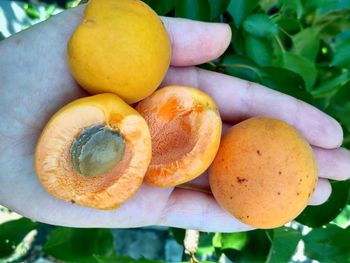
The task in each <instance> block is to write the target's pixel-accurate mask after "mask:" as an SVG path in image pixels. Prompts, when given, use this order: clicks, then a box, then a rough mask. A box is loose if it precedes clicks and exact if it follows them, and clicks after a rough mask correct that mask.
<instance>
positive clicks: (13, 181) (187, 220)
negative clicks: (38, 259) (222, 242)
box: [0, 6, 350, 232]
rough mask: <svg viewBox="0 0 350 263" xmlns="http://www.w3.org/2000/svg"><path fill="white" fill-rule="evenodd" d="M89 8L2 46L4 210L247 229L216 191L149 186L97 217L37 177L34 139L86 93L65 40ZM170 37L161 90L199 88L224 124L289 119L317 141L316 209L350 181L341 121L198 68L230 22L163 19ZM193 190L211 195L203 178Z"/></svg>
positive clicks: (93, 222) (93, 223) (76, 222)
mask: <svg viewBox="0 0 350 263" xmlns="http://www.w3.org/2000/svg"><path fill="white" fill-rule="evenodd" d="M82 10H83V6H80V7H78V8H75V9H72V10H68V11H65V12H63V13H61V14H59V15H57V16H55V17H53V18H51V19H49V20H48V21H45V22H43V23H41V24H39V25H37V26H34V27H32V28H30V29H29V30H26V31H23V32H21V33H19V34H16V35H14V36H12V37H10V38H9V39H7V40H4V41H2V42H0V58H1V60H0V68H1V71H0V80H1V86H0V94H1V96H0V106H1V108H0V119H1V122H0V168H1V169H0V204H2V205H5V206H7V207H9V208H10V209H13V210H14V211H16V212H18V213H20V214H22V215H24V216H26V217H29V218H32V219H34V220H38V221H41V222H45V223H50V224H57V225H64V226H77V227H137V226H146V225H166V226H175V227H182V228H194V229H199V230H203V231H217V232H218V231H219V232H229V231H230V232H232V231H243V230H247V229H249V227H247V226H245V225H243V224H241V223H240V222H239V221H238V220H236V219H234V218H233V217H232V216H230V215H228V214H227V213H226V212H225V211H224V210H222V209H221V208H220V207H219V206H218V205H217V203H216V202H215V200H214V198H213V197H212V195H210V194H208V193H204V192H202V191H193V190H186V189H182V188H157V187H152V186H149V185H147V184H146V183H144V184H143V185H142V186H141V188H140V189H139V191H138V193H137V194H136V195H135V196H134V197H133V198H131V199H129V200H128V201H127V202H126V203H124V204H123V205H122V206H121V207H120V208H119V209H117V210H111V211H100V210H95V209H90V208H85V207H81V206H78V205H74V204H70V203H68V202H64V201H61V200H58V199H56V198H54V197H52V196H51V195H49V194H48V193H47V192H46V191H45V190H44V188H43V187H42V186H41V185H40V183H39V180H38V179H37V178H36V176H35V172H34V166H33V155H34V149H35V144H36V141H37V139H38V137H39V135H40V133H41V130H42V128H43V127H44V125H45V123H46V122H47V121H48V119H49V118H50V116H51V115H52V114H53V113H54V112H56V111H57V110H58V109H59V108H61V107H62V106H63V105H65V104H67V103H68V102H70V101H72V100H74V99H77V98H79V97H83V96H87V95H88V94H87V93H86V92H84V91H83V90H82V89H80V88H79V86H78V85H77V84H76V83H75V81H74V80H73V79H72V77H71V75H70V73H69V71H68V69H67V65H66V43H67V41H68V39H69V36H70V35H71V34H72V32H73V30H74V28H75V27H76V26H77V24H78V23H79V21H80V20H81V18H82ZM163 22H164V24H165V26H166V27H167V29H168V32H169V34H170V37H171V41H172V59H171V65H172V66H171V68H170V69H169V71H168V73H167V76H166V77H165V79H164V81H163V83H162V85H168V84H179V85H188V86H193V87H196V88H199V89H201V90H203V91H205V92H206V93H208V94H209V95H211V96H212V97H213V99H214V100H215V101H216V103H217V105H218V107H219V110H220V114H221V117H222V119H223V120H224V121H225V123H226V124H225V126H226V127H229V126H230V125H232V124H234V123H237V122H238V121H241V120H243V119H246V118H248V117H251V116H255V115H266V116H270V117H276V118H279V119H282V120H285V121H287V122H288V123H290V124H291V125H293V126H294V127H295V128H296V129H298V130H299V131H300V132H301V133H302V134H303V135H304V137H305V138H306V139H307V140H308V141H309V143H310V144H312V145H313V149H314V151H315V154H316V157H317V159H318V162H319V177H320V179H319V183H318V186H317V188H316V191H315V194H314V195H313V197H312V199H311V201H310V204H314V205H315V204H320V203H322V202H324V201H325V200H326V199H327V198H328V196H329V194H330V192H331V187H330V184H329V182H328V180H327V178H329V179H335V180H345V179H348V178H349V177H350V154H349V152H347V151H346V150H344V149H342V148H337V147H339V145H340V144H341V142H342V131H341V128H340V126H339V124H338V123H337V122H336V121H335V120H333V119H332V118H330V117H329V116H327V115H325V114H323V113H322V112H320V111H318V110H317V109H315V108H313V107H311V106H309V105H307V104H305V103H303V102H301V101H298V100H296V99H294V98H292V97H290V96H287V95H284V94H281V93H278V92H276V91H272V90H270V89H267V88H265V87H263V86H260V85H257V84H254V83H251V82H248V81H244V80H240V79H237V78H233V77H230V76H226V75H222V74H219V73H215V72H209V71H205V70H202V69H198V68H196V67H194V66H195V65H198V64H201V63H204V62H207V61H210V60H213V59H215V58H217V57H218V56H220V55H221V54H222V53H223V52H224V51H225V49H226V48H227V46H228V45H229V43H230V40H231V32H230V29H229V27H228V26H227V25H224V24H208V23H201V22H195V21H190V20H184V19H173V18H172V19H171V18H163ZM191 184H192V185H195V186H196V187H197V188H198V189H207V190H209V185H208V180H207V175H206V174H203V175H202V176H201V177H199V178H197V179H196V180H194V181H193V182H191Z"/></svg>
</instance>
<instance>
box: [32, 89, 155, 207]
mask: <svg viewBox="0 0 350 263" xmlns="http://www.w3.org/2000/svg"><path fill="white" fill-rule="evenodd" d="M151 156H152V152H151V137H150V132H149V129H148V126H147V123H146V122H145V120H144V119H143V118H142V117H141V116H140V114H139V113H138V112H137V111H135V110H134V109H133V108H132V107H130V106H129V105H128V104H126V103H125V102H124V101H123V100H121V99H120V98H119V97H118V96H116V95H114V94H111V93H105V94H99V95H95V96H91V97H86V98H82V99H78V100H76V101H73V102H71V103H70V104H68V105H66V106H65V107H63V108H62V109H60V110H59V111H58V112H57V113H56V114H54V116H53V117H52V118H51V119H50V121H49V122H48V123H47V124H46V126H45V128H44V130H43V132H42V134H41V136H40V138H39V141H38V143H37V147H36V151H35V156H34V159H35V169H36V173H37V176H38V177H39V179H40V182H41V183H42V185H43V186H44V188H45V189H46V190H47V191H48V192H49V193H50V194H52V195H53V196H55V197H57V198H60V199H63V200H66V201H70V202H72V203H76V204H80V205H83V206H88V207H92V208H98V209H112V208H116V207H118V206H119V205H120V204H121V203H123V202H124V201H125V200H127V199H128V198H130V197H131V196H133V195H134V194H135V193H136V191H137V189H138V188H139V187H140V185H141V183H142V181H143V178H144V176H145V173H146V171H147V167H148V165H149V163H150V160H151Z"/></svg>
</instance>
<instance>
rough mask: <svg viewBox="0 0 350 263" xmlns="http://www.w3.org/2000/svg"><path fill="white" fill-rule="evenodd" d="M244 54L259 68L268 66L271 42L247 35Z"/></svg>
mask: <svg viewBox="0 0 350 263" xmlns="http://www.w3.org/2000/svg"><path fill="white" fill-rule="evenodd" d="M244 44H245V53H246V55H247V56H248V57H249V58H251V59H252V60H253V61H255V62H256V63H257V64H258V65H260V66H270V65H271V63H272V56H273V46H272V45H271V41H269V40H268V39H265V38H258V37H254V36H251V35H249V34H248V35H247V36H246V38H245V43H244Z"/></svg>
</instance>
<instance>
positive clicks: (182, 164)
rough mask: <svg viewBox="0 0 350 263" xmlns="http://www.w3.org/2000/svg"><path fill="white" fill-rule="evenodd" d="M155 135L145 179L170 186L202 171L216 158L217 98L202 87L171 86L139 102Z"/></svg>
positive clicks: (217, 135)
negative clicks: (213, 98) (214, 98)
mask: <svg viewBox="0 0 350 263" xmlns="http://www.w3.org/2000/svg"><path fill="white" fill-rule="evenodd" d="M136 109H137V111H138V112H139V113H140V114H141V115H142V116H143V117H144V118H145V120H146V122H147V123H148V126H149V128H150V132H151V137H152V161H151V164H150V166H149V168H148V171H147V173H146V177H145V180H146V182H148V183H149V184H151V185H155V186H160V187H168V186H175V185H178V184H181V183H184V182H187V181H189V180H191V179H194V178H195V177H197V176H199V175H200V174H201V173H203V172H204V171H205V170H206V169H207V168H208V166H209V165H210V164H211V162H212V161H213V159H214V158H215V154H216V153H217V150H218V148H219V144H220V137H221V126H222V124H221V119H220V115H219V112H218V110H217V108H216V105H215V103H214V101H213V100H212V99H211V98H210V97H209V96H208V95H207V94H205V93H203V92H202V91H200V90H197V89H194V88H190V87H183V86H169V87H165V88H162V89H160V90H157V91H156V92H155V93H153V94H152V95H151V96H150V97H148V98H146V99H145V100H143V101H141V102H140V103H139V104H138V105H137V106H136Z"/></svg>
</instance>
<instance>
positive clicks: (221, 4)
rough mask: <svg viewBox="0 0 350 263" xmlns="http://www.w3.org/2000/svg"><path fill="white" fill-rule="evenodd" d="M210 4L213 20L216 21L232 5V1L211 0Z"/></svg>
mask: <svg viewBox="0 0 350 263" xmlns="http://www.w3.org/2000/svg"><path fill="white" fill-rule="evenodd" d="M209 4H210V9H211V19H214V18H216V17H218V16H219V15H221V14H222V13H223V12H225V10H226V9H227V7H228V5H229V4H230V0H209Z"/></svg>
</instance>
